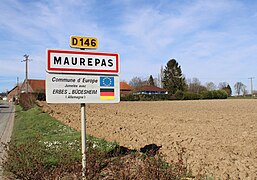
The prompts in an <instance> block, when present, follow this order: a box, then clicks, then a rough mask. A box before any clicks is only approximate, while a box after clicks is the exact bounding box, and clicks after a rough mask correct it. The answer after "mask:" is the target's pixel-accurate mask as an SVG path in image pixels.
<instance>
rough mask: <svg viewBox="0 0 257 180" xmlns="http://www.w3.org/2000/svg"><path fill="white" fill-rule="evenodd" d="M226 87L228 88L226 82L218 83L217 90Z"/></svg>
mask: <svg viewBox="0 0 257 180" xmlns="http://www.w3.org/2000/svg"><path fill="white" fill-rule="evenodd" d="M227 86H228V83H227V82H220V83H219V86H218V88H219V89H224V88H225V87H227Z"/></svg>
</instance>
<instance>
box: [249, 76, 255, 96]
mask: <svg viewBox="0 0 257 180" xmlns="http://www.w3.org/2000/svg"><path fill="white" fill-rule="evenodd" d="M248 79H250V80H251V94H252V96H253V79H254V77H250V78H248Z"/></svg>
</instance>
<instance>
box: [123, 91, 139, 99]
mask: <svg viewBox="0 0 257 180" xmlns="http://www.w3.org/2000/svg"><path fill="white" fill-rule="evenodd" d="M120 100H121V101H139V100H140V98H139V95H136V94H132V93H131V94H127V95H125V96H123V97H120Z"/></svg>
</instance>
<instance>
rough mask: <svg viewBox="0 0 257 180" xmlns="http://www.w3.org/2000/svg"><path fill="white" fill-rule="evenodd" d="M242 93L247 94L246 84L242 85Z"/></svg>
mask: <svg viewBox="0 0 257 180" xmlns="http://www.w3.org/2000/svg"><path fill="white" fill-rule="evenodd" d="M242 93H243V96H245V95H247V93H248V91H247V89H246V85H243V86H242Z"/></svg>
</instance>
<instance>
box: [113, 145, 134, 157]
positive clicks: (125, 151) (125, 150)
mask: <svg viewBox="0 0 257 180" xmlns="http://www.w3.org/2000/svg"><path fill="white" fill-rule="evenodd" d="M132 152H136V150H134V149H132V150H131V149H129V148H126V147H124V146H117V147H115V148H114V149H113V150H111V151H110V152H108V156H109V157H115V156H120V155H127V154H130V153H132Z"/></svg>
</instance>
